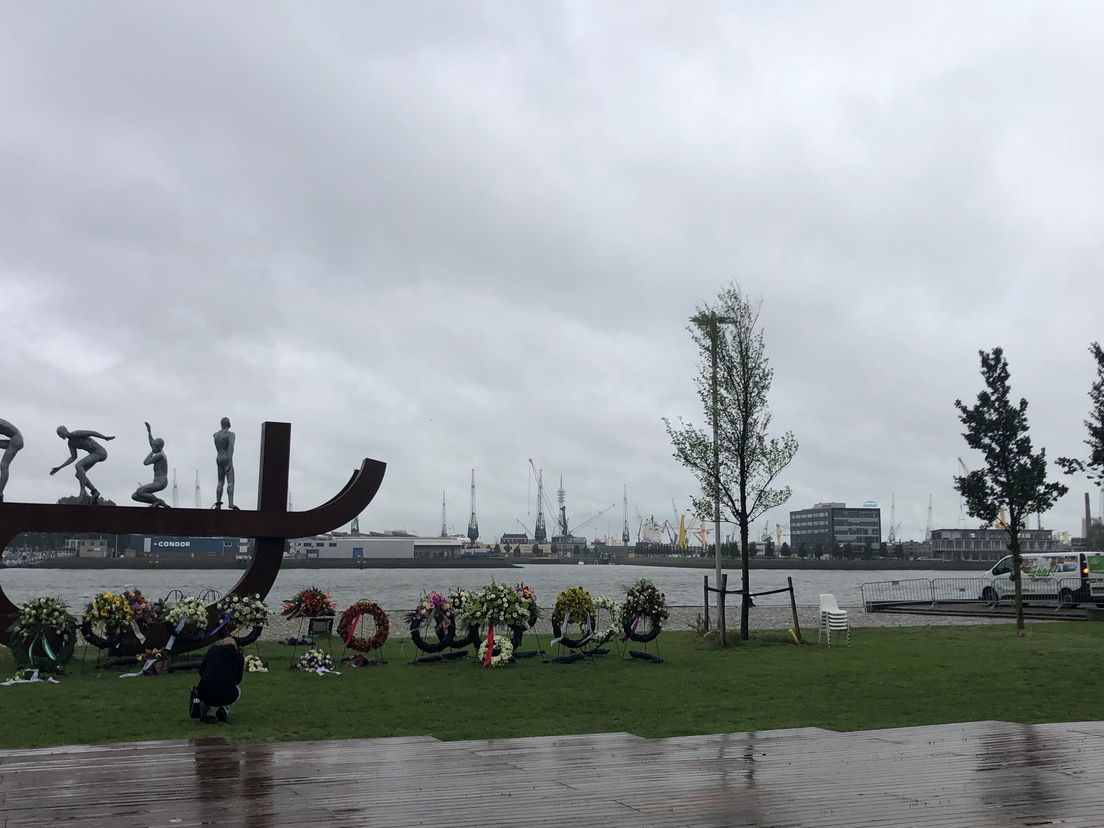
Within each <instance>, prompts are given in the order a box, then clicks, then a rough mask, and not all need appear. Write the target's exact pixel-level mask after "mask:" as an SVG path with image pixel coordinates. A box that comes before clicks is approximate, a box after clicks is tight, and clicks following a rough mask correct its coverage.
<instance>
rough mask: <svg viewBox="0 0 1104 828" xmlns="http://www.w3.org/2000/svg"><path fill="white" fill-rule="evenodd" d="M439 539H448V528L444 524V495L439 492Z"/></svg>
mask: <svg viewBox="0 0 1104 828" xmlns="http://www.w3.org/2000/svg"><path fill="white" fill-rule="evenodd" d="M441 537H442V538H447V537H448V526H447V525H446V524H445V493H444V492H441Z"/></svg>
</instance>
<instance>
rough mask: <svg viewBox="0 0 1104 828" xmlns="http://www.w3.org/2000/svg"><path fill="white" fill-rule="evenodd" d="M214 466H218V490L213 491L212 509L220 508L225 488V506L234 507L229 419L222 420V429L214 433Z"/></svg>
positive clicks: (232, 433) (232, 443)
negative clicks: (213, 502)
mask: <svg viewBox="0 0 1104 828" xmlns="http://www.w3.org/2000/svg"><path fill="white" fill-rule="evenodd" d="M215 451H216V452H217V455H216V456H215V464H216V465H217V466H218V489H217V490H216V491H215V498H216V500H215V505H214V506H212V507H211V508H212V509H221V508H222V488H223V486H224V485H225V486H226V505H227V506H228V507H229V508H231V509H235V510H236V509H237V508H238V507H237V506H235V505H234V432H232V431H231V430H230V418H229V417H223V418H222V428H221V429H220V430H219V431H216V432H215Z"/></svg>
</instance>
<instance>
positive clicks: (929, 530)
mask: <svg viewBox="0 0 1104 828" xmlns="http://www.w3.org/2000/svg"><path fill="white" fill-rule="evenodd" d="M931 533H932V496H931V495H928V525H927V527H926V528H925V529H924V541H925V542H928V541H930V540H931Z"/></svg>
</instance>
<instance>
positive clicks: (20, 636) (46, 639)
mask: <svg viewBox="0 0 1104 828" xmlns="http://www.w3.org/2000/svg"><path fill="white" fill-rule="evenodd" d="M8 633H9V635H10V644H11V645H12V647H11V650H12V655H14V656H15V658H16V660H17V661H18V662H20V663H21V664H29V665H30V666H31V667H46V668H50V669H54V668H57V667H60V665H62V664H64V663H65V662H67V661H68V660H69V659H70V658H72V657H73V649H74V648H75V647H76V644H77V632H76V621H75V619H74V618H73V616H71V615H70V614H69V608H68V607H67V606H66V605H65V603H64V602H63V601H62V600H61V599H59V598H34V599H32V600H30V601H28V602H27V603H26V604H24V605H23V608H22V609H21V610H20V611H19V615H18V617H17V618H16V621H15V623H14V624H13V625H12V626H11V627H10V628H9V630H8ZM51 639H52V642H53V645H54V646H55V647H57V648H58V650H57V652H55V651H54V649H53V648H52V647H51V646H50V644H51ZM24 656H26V657H24Z"/></svg>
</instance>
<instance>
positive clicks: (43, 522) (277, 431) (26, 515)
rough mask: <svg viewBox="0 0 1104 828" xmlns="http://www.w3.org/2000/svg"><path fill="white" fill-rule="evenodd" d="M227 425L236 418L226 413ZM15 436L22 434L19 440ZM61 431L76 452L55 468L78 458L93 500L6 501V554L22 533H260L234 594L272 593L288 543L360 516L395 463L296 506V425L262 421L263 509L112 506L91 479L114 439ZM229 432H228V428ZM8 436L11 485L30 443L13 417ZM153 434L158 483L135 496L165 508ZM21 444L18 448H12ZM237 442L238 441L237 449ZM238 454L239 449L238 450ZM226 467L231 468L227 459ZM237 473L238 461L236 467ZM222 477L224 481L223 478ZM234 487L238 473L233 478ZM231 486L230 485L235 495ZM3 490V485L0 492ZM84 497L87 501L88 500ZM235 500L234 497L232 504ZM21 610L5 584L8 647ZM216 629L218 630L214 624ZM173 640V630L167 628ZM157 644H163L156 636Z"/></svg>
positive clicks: (2, 633)
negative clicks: (292, 503)
mask: <svg viewBox="0 0 1104 828" xmlns="http://www.w3.org/2000/svg"><path fill="white" fill-rule="evenodd" d="M224 423H225V426H224V428H225V429H226V430H229V424H230V422H229V420H227V419H225V418H224ZM13 432H14V435H18V439H17V440H16V438H15V437H13V436H12V435H13ZM57 433H58V436H59V437H61V438H62V439H63V440H66V441H67V442H68V444H69V450H70V457H69V459H68V460H66V461H65V462H64V463H62V464H61V465H60V466H57V467H56V468H54V469H53V470H51V472H50V474H56V473H57V472H58V471H59V470H60V469H62V468H64V467H65V466H67V465H69V464H70V463H74V462H75V463H76V464H77V473H76V476H77V479H78V481H80V484H81V493H82V495H83V494H84V493H85V491H86V490H87V491H88V493H89V494H90V496H91V500H90V501H89V502H87V503H84V502H82V503H81V504H78V505H58V504H44V503H12V502H4V501H2V500H0V554H2V553H3V551H4V549H5V548H6V547H7V545H8V544H9V543H10V542H11V541H12V539H13V538H14V537H15V536H16V535H18V534H19V533H20V532H73V533H77V532H94V533H104V534H114V535H126V534H145V535H178V536H184V537H238V538H253V539H254V541H255V551H254V553H253V559H252V561H250V563H249V565H248V568H247V569H246V571H245V573H244V574H243V575H242V577H241V578H240V579H239V580H238V582H237V583H236V584H235V585H234V586H233V588H231V590H230V592H229V593H227V597H229V596H232V595H239V596H247V595H252V594H254V593H256V594H258V595H260V597H261V598H262V599H263V598H264V597H265V596H266V595H268V592H269V590H270V589H271V588H272V584H273V583H274V582H275V580H276V576H277V575H278V574H279V572H280V565H281V563H282V562H283V557H284V546H285V544H286V542H287V539H288V538H303V537H310V536H312V535H320V534H324V533H325V532H329V531H332V530H333V529H336V528H337V527H339V526H341V525H343V524H345V523H348V522H349V521H351V520H352V519H353V518H355V517H357V515H359V514H360V513H361V512H362V511H363V510H364V509H365V508H366V507H367V506H368V504H369V503H371V502H372V500H373V499H374V498H375V496H376V494H377V492H379V488H380V486H381V485H382V483H383V476H384V473H385V471H386V470H387V464H386V463H381V462H380V461H378V460H372V459H369V458H365V459H364V460H363V461H362V462H361V464H360V468H359V469H357V470H356V471H355V472H354V473H353V475H352V477H350V478H349V482H348V483H346V484H345V487H344V488H343V489H341V491H340V492H338V493H337V494H336V495H334V497H333V498H331V499H330V500H329V501H327V502H326V503H323V504H322V505H321V506H317V507H315V508H314V509H309V510H307V511H305V512H290V511H288V472H289V467H290V461H291V423H279V422H265V423H262V425H261V451H260V470H259V472H258V475H257V508H256V510H253V511H249V510H245V509H238V508H236V507H233V506H231V508H230V509H225V510H224V509H184V508H178V509H173V508H141V509H140V508H135V507H131V506H104V505H101V504H99V500H100V492H99V490H97V489H96V488H95V486H93V485H92V483H91V481H90V480H88V474H87V473H88V470H89V469H90V468H92V466H94V465H95V464H96V463H99V462H102V461H103V460H105V459H106V458H107V451H106V450H105V449H104V448H103V446H101V445H100V444H99V443H97V442H96V438H99V439H102V440H112V439H114V438H113V437H108V436H106V435H103V434H100V433H98V432H95V431H72V432H71V431H68V430H67V429H66V428H65V427H64V426H62V427H60V428H58V430H57ZM220 433H221V432H220ZM0 434H3V435H5V439H3V440H0V449H4V454H3V458H4V460H3V466H2V469H3V472H4V474H3V477H2V478H0V479H2V480H3V482H5V483H6V482H7V470H8V464H10V462H11V459H12V457H14V456H15V452H17V451H18V450H19V448H22V445H23V439H22V436H21V435H19V431H18V429H16V428H15V427H14V426H12V425H11V424H10V423H8V422H7V421H6V420H0ZM147 436H148V437H149V441H150V453H149V455H147V457H146V461H145V463H146V465H152V466H153V467H154V481H153V482H152V483H149V484H146V485H144V486H139V487H138V490H137V491H135V493H134V495H132V498H133V499H134V500H136V501H138V502H140V503H146V504H148V505H149V506H158V505H159V504H158V501H160V503H161V504H163V503H164V502H163V501H161V500H160V498H158V497H156V495H155V493H156V492H158V491H161V490H162V489H164V485H162V483H163V478H165V479H166V480H167V477H166V475H165V472H166V471H167V461H166V460H165V457H164V453H163V451H162V449H163V448H164V441H163V440H161V439H160V438H155V437H154V436H153V432H152V429H150V428H149V425H148V424H147ZM13 441H15V442H17V443H18V447H17V448H15V450H14V451H13V450H12V445H14V443H13ZM232 445H233V443H232V442H231V446H232ZM78 450H79V451H84V452H86V456H85V457H84V458H82V459H80V460H78V459H77V451H78ZM231 459H232V451H231ZM219 470H220V472H221V471H222V470H223V467H222V465H221V463H220V465H219ZM228 470H231V471H232V462H231V464H230V466H229V469H228ZM220 479H221V478H220ZM226 481H227V483H228V484H230V485H232V484H233V476H232V474H230V475H228V476H227V478H226ZM230 492H231V490H230V489H229V488H228V494H230ZM0 493H2V490H0ZM82 501H83V498H82ZM231 503H232V501H231ZM207 612H208V617H209V618H210V619H211V621H212V622H214V621H215V620H216V616H217V612H216V610H215V607H214V605H212V606H210V607H208V609H207ZM18 614H19V607H18V606H17V605H16V604H14V603H12V601H11V599H10V598H8V596H7V595H6V594H5V593H4V590H3V586H2V585H0V644H7V643H8V635H9V633H8V629H9V627H11V625H12V623H13V622H14V621H15V619H16V617H17V616H18ZM210 628H212V629H217V627H216V625H215V624H214V623H212V624H211V625H210ZM161 633H162V637H163V638H164V639H168V637H169V630H168V629H167V627H166V628H165V629H164V630H162V631H161ZM217 635H218V633H217V632H210V633H207V634H206V635H204V636H202V637H200V638H197V639H195V640H193V641H190V642H188V643H187V645H186V646H185V647H180V646H178V647H177V648H176V650H175V651H176V652H183V651H186V650H194V649H198V648H200V647H205V646H207V645H208V644H210V643H212V641H213V640H214V638H215V637H217ZM150 645H151V646H157V642H155V641H151V642H150Z"/></svg>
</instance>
